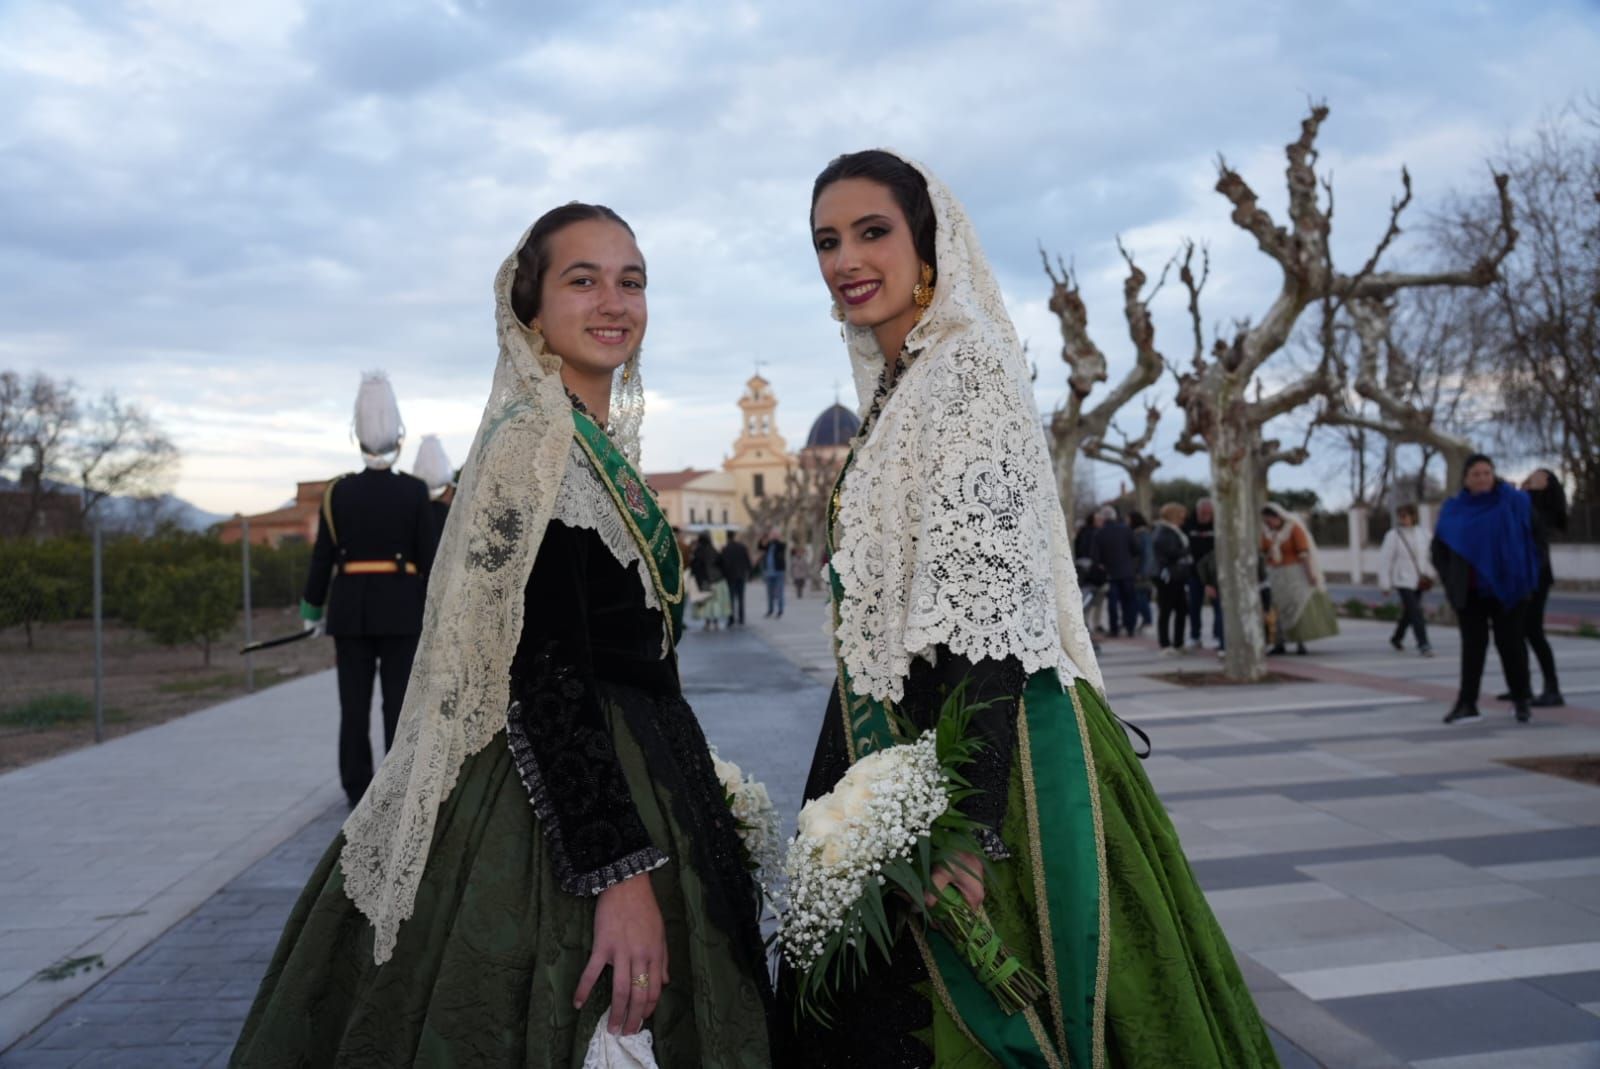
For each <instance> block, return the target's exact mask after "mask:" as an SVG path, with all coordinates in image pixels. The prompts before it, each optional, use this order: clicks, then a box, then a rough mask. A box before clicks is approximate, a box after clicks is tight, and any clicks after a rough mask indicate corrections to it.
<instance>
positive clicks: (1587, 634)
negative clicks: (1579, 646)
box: [1578, 620, 1600, 638]
mask: <svg viewBox="0 0 1600 1069" xmlns="http://www.w3.org/2000/svg"><path fill="white" fill-rule="evenodd" d="M1578 637H1579V638H1600V627H1596V626H1595V625H1594V623H1593V622H1591V621H1589V620H1579V621H1578Z"/></svg>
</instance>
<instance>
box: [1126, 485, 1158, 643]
mask: <svg viewBox="0 0 1600 1069" xmlns="http://www.w3.org/2000/svg"><path fill="white" fill-rule="evenodd" d="M1128 528H1129V530H1131V531H1133V540H1134V543H1135V544H1136V545H1137V546H1138V547H1139V569H1138V571H1137V572H1136V573H1135V574H1134V583H1133V597H1134V604H1135V607H1136V608H1137V609H1138V612H1139V620H1138V623H1137V624H1136V625H1135V626H1134V629H1133V633H1134V634H1135V635H1137V634H1138V633H1139V632H1140V631H1143V630H1144V629H1145V628H1147V627H1149V626H1151V625H1152V624H1154V623H1155V618H1154V617H1153V616H1152V615H1151V613H1150V598H1151V584H1152V583H1154V582H1155V578H1156V548H1155V538H1154V536H1153V535H1152V534H1151V531H1150V521H1149V520H1147V519H1145V518H1144V513H1142V512H1140V511H1139V510H1138V509H1134V510H1133V511H1131V512H1129V513H1128Z"/></svg>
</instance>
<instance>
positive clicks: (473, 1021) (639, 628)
mask: <svg viewBox="0 0 1600 1069" xmlns="http://www.w3.org/2000/svg"><path fill="white" fill-rule="evenodd" d="M645 277H646V276H645V266H644V259H643V257H642V256H641V255H640V253H639V249H638V246H637V244H636V243H635V242H634V238H633V232H632V231H631V230H630V229H629V228H628V226H627V224H626V223H624V222H623V221H622V220H621V219H620V218H619V217H618V216H617V215H616V214H615V213H613V212H611V211H610V210H609V209H606V208H601V207H598V206H592V205H583V204H569V205H566V206H564V207H561V208H557V209H555V210H553V211H551V212H549V213H547V214H546V215H545V216H544V217H543V218H541V219H540V220H539V221H538V222H537V223H535V224H534V226H533V227H532V228H530V230H529V231H528V233H527V234H525V235H524V238H523V240H522V241H521V242H520V243H519V244H518V247H517V251H516V252H514V253H513V254H512V255H511V257H510V258H509V259H507V260H506V262H505V264H504V266H503V267H502V268H501V270H500V272H499V275H498V276H497V278H496V282H495V300H496V319H497V325H498V330H499V339H500V362H499V366H498V368H497V371H496V374H495V382H494V388H493V391H492V393H491V395H490V398H489V402H488V405H487V406H486V408H485V410H484V417H483V422H482V424H481V426H480V428H479V431H478V435H477V438H476V440H475V442H474V445H473V449H472V454H471V456H470V458H469V459H468V461H467V464H466V467H465V469H464V471H463V474H462V478H461V482H460V487H459V490H458V493H457V496H456V500H455V503H454V506H453V507H452V509H451V511H450V515H449V519H448V521H447V522H446V525H445V530H444V537H443V542H442V544H441V547H440V550H439V554H438V557H437V559H436V561H435V567H434V571H433V574H432V576H431V578H430V584H429V591H428V604H427V610H426V616H425V620H424V630H423V636H422V639H421V643H420V645H419V648H418V652H417V658H416V664H415V669H414V671H413V675H412V679H411V683H410V686H409V688H408V691H407V695H406V704H405V708H404V711H403V713H402V715H401V721H400V730H399V733H398V737H397V739H396V744H395V746H394V749H393V751H392V752H391V753H390V756H389V758H388V759H387V760H386V761H385V762H384V765H383V767H382V769H381V770H380V771H379V774H378V777H377V779H376V780H375V781H374V782H373V784H372V787H371V788H370V789H369V791H368V792H367V794H366V795H365V797H364V798H363V799H362V800H361V802H360V804H359V805H358V806H357V807H356V809H355V811H354V812H353V813H352V814H351V815H350V818H349V820H348V822H347V823H346V824H345V827H344V829H343V831H342V832H341V834H340V836H339V838H338V839H337V840H336V841H335V842H334V843H333V845H332V846H331V847H330V848H329V850H328V852H327V854H326V856H325V857H324V858H323V860H322V863H321V864H320V865H319V866H318V868H317V870H316V872H315V873H314V874H313V876H312V877H311V881H310V883H309V884H308V885H307V887H306V889H305V892H304V893H303V894H302V895H301V898H300V900H299V903H298V904H297V905H296V907H295V909H294V912H293V914H292V916H291V917H290V919H289V923H288V926H287V928H286V930H285V931H284V934H283V938H282V940H281V941H280V943H279V946H278V949H277V952H276V954H275V955H274V957H273V960H272V963H271V965H270V967H269V968H268V971H267V975H266V978H265V979H264V981H263V982H262V985H261V990H260V993H259V994H258V995H257V997H256V1001H255V1005H254V1007H253V1008H252V1010H251V1012H250V1016H249V1019H248V1020H247V1022H246V1023H245V1027H244V1031H243V1034H242V1035H241V1037H240V1040H239V1043H238V1046H237V1047H236V1049H235V1051H234V1056H233V1064H234V1065H235V1066H241V1067H244V1066H249V1067H256V1066H296V1067H303V1066H373V1067H393V1066H406V1065H426V1066H490V1065H494V1066H538V1067H550V1069H556V1067H561V1069H566V1067H576V1066H580V1065H581V1066H588V1065H591V1064H593V1065H604V1066H610V1065H614V1064H625V1065H629V1066H633V1065H641V1064H642V1065H649V1064H652V1063H651V1061H650V1060H649V1059H650V1058H651V1057H652V1054H653V1057H654V1059H655V1060H656V1063H658V1064H660V1065H662V1066H668V1067H682V1069H703V1067H727V1069H758V1067H763V1066H767V1065H769V1064H770V1061H771V1057H770V1043H769V1036H768V1019H769V1016H770V1014H769V1011H770V1006H771V994H770V988H769V984H768V980H767V970H766V960H765V954H764V950H763V947H762V944H761V937H760V932H759V929H758V927H757V909H758V899H757V896H756V888H755V886H754V884H753V882H752V881H751V879H750V876H749V874H748V873H747V872H746V871H745V868H744V864H743V862H742V859H741V855H740V848H739V842H738V832H737V827H736V825H735V822H734V820H733V817H732V815H731V813H730V812H729V810H728V807H727V804H726V801H725V799H724V795H723V791H722V787H721V786H720V784H719V782H718V780H717V777H716V774H715V772H714V770H713V768H712V764H711V758H710V754H709V752H708V750H707V746H706V740H705V738H704V736H703V735H702V734H701V731H700V727H699V724H698V723H697V722H696V720H695V716H694V713H693V711H692V710H690V708H689V706H688V705H687V704H686V703H685V702H684V700H683V695H682V691H681V689H680V687H679V681H678V674H677V662H676V659H675V656H674V653H673V644H674V642H675V641H676V638H677V635H678V633H679V631H680V630H681V626H682V610H683V567H682V559H681V557H680V555H679V551H678V546H677V543H676V541H675V539H674V538H673V535H672V531H671V528H670V526H669V525H668V524H667V521H666V519H665V517H664V516H663V515H662V514H661V512H660V510H659V509H658V508H657V507H656V505H655V502H654V500H653V499H652V498H651V496H650V494H649V492H648V491H647V490H646V489H645V487H644V483H643V480H642V479H641V478H640V477H639V475H638V471H637V468H636V465H637V461H638V454H637V448H638V427H639V420H640V417H641V415H642V398H643V392H642V387H641V385H640V381H639V366H638V365H639V361H638V353H639V346H640V342H641V341H642V339H643V335H644V330H645V325H646V320H647V316H646V304H645ZM599 413H604V414H606V415H605V416H604V417H603V418H602V417H601V416H598V415H596V414H599ZM602 420H603V421H602ZM652 1043H653V1051H652ZM623 1058H626V1059H633V1060H618V1059H623ZM608 1059H609V1060H608Z"/></svg>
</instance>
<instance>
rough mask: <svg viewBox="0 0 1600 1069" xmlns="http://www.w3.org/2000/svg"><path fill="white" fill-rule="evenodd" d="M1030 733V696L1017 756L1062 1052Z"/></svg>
mask: <svg viewBox="0 0 1600 1069" xmlns="http://www.w3.org/2000/svg"><path fill="white" fill-rule="evenodd" d="M1030 740H1031V737H1030V736H1029V734H1028V703H1027V699H1026V698H1025V697H1024V698H1019V699H1018V700H1017V757H1018V761H1017V764H1018V767H1019V768H1020V770H1021V772H1022V799H1023V802H1024V803H1025V804H1026V808H1027V820H1028V860H1029V862H1030V863H1031V864H1032V866H1033V894H1034V912H1035V913H1037V914H1038V915H1039V955H1040V957H1042V958H1043V959H1044V968H1045V974H1046V976H1047V978H1048V980H1049V984H1048V986H1049V989H1050V1011H1051V1013H1053V1014H1054V1015H1055V1021H1056V1039H1057V1042H1058V1043H1059V1044H1060V1048H1061V1050H1062V1051H1063V1052H1066V1051H1070V1050H1071V1049H1072V1047H1071V1046H1070V1045H1069V1044H1068V1043H1067V1017H1066V1014H1065V1013H1063V1012H1062V1007H1061V968H1060V965H1059V963H1058V962H1057V961H1056V952H1055V939H1054V937H1053V936H1052V935H1051V932H1050V898H1049V895H1048V892H1047V889H1046V887H1045V875H1044V856H1043V855H1042V854H1041V853H1040V852H1039V797H1038V794H1037V793H1036V791H1037V788H1036V786H1035V784H1034V780H1033V744H1032V742H1031V741H1030Z"/></svg>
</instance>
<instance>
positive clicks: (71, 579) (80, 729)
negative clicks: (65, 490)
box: [0, 527, 333, 770]
mask: <svg viewBox="0 0 1600 1069" xmlns="http://www.w3.org/2000/svg"><path fill="white" fill-rule="evenodd" d="M246 532H248V527H246ZM310 556H311V547H310V546H309V545H307V544H305V543H303V542H284V543H283V544H281V545H276V546H272V545H252V544H251V543H250V541H249V537H248V533H246V536H245V538H244V539H243V540H241V541H239V542H235V543H232V544H229V543H224V542H222V541H221V540H220V539H218V538H217V537H215V536H210V535H198V534H187V533H182V532H171V533H167V534H163V535H161V536H159V537H155V538H145V539H140V538H135V537H130V536H122V535H116V536H113V535H110V534H104V535H102V534H101V532H100V531H99V530H98V529H95V530H92V531H91V532H90V533H87V534H83V535H74V536H70V537H59V538H51V539H46V540H37V541H35V540H14V541H0V770H4V769H7V768H14V767H17V766H20V765H23V764H28V763H31V762H32V761H36V760H40V759H42V758H45V757H49V756H51V755H53V754H56V753H60V752H62V751H64V750H67V749H72V748H74V747H76V746H80V745H85V744H89V743H93V742H98V741H101V740H103V739H105V738H109V737H113V736H115V735H120V734H124V733H126V732H128V731H132V730H136V729H138V728H141V727H146V726H149V725H151V724H155V723H160V722H161V721H164V720H167V719H170V718H172V717H174V716H179V715H182V714H184V713H187V712H192V711H194V710H195V709H199V708H203V707H205V706H208V705H212V704H216V703H217V702H220V701H224V700H227V699H228V698H231V697H235V696H238V695H241V694H245V693H248V692H250V691H251V690H254V689H256V688H257V687H261V686H270V685H272V684H274V683H277V682H281V681H283V680H286V679H290V678H294V677H295V676H298V675H300V674H302V673H305V672H308V671H316V670H320V669H322V668H326V667H330V666H331V665H332V663H333V651H332V643H329V642H323V641H320V640H315V639H313V640H310V641H306V642H298V643H295V644H293V645H289V646H284V647H281V648H277V649H272V650H268V651H265V652H262V653H257V654H254V655H251V656H240V652H239V651H240V648H241V647H242V646H244V645H245V644H246V643H248V642H250V641H251V640H252V639H253V638H271V637H275V636H280V635H287V634H291V633H295V632H298V631H299V628H300V625H299V618H298V613H297V611H296V609H297V606H298V605H299V599H300V591H301V589H302V587H303V585H304V582H305V577H306V571H307V568H308V567H309V564H310Z"/></svg>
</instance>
